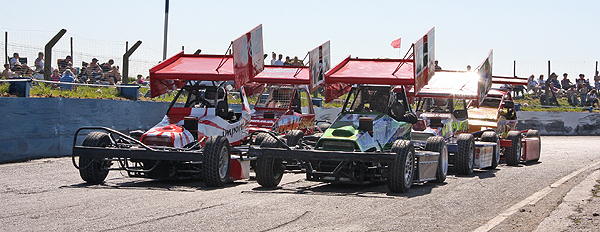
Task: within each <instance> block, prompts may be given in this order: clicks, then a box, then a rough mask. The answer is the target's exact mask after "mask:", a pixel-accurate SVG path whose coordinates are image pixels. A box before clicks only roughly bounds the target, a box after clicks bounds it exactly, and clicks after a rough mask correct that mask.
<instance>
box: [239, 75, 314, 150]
mask: <svg viewBox="0 0 600 232" xmlns="http://www.w3.org/2000/svg"><path fill="white" fill-rule="evenodd" d="M252 82H253V83H258V84H262V85H263V86H264V88H263V90H262V92H261V93H260V95H259V96H260V97H259V98H258V100H257V101H256V103H255V105H254V108H253V111H252V118H251V120H250V125H249V132H250V133H254V132H257V131H263V132H273V133H274V134H277V135H282V136H284V137H285V140H286V142H287V144H288V146H295V145H296V143H297V142H298V141H299V139H300V138H302V137H304V136H305V135H312V134H314V133H315V129H316V128H315V111H314V108H313V104H312V100H311V96H310V94H309V89H308V84H309V74H308V68H307V67H292V66H268V65H267V66H265V70H264V71H263V72H261V73H260V74H258V75H257V76H256V77H254V78H253V79H252ZM317 130H319V129H317ZM254 134H256V137H255V139H254V143H255V144H260V143H261V142H262V141H263V139H264V138H265V137H266V136H268V135H267V134H266V133H254Z"/></svg>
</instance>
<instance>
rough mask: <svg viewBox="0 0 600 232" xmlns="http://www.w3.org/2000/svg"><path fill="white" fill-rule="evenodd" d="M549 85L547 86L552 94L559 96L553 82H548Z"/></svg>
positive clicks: (559, 93) (558, 91) (558, 90)
mask: <svg viewBox="0 0 600 232" xmlns="http://www.w3.org/2000/svg"><path fill="white" fill-rule="evenodd" d="M548 83H549V86H548V90H550V91H551V92H552V96H554V97H555V98H560V95H561V92H560V89H559V88H556V87H554V82H548Z"/></svg>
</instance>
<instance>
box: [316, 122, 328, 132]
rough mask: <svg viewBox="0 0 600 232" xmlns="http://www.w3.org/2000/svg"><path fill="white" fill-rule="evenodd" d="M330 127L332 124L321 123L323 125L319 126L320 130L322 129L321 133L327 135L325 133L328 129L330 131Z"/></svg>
mask: <svg viewBox="0 0 600 232" xmlns="http://www.w3.org/2000/svg"><path fill="white" fill-rule="evenodd" d="M330 126H331V124H330V123H321V124H320V125H319V129H321V131H322V132H323V133H325V131H326V130H327V129H329V127H330Z"/></svg>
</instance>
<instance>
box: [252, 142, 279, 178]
mask: <svg viewBox="0 0 600 232" xmlns="http://www.w3.org/2000/svg"><path fill="white" fill-rule="evenodd" d="M260 147H261V148H279V147H281V144H279V142H278V141H277V140H276V139H275V138H273V137H267V138H265V140H263V142H262V143H261V144H260ZM284 170H285V166H284V165H283V161H282V160H281V159H276V158H272V157H264V156H259V157H258V159H257V160H256V170H255V172H256V182H258V184H260V185H261V186H263V187H266V188H273V187H276V186H277V185H278V184H279V182H281V178H282V177H283V171H284Z"/></svg>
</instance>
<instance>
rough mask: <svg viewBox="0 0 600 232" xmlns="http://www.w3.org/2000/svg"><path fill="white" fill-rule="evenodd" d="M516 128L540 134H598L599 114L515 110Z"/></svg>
mask: <svg viewBox="0 0 600 232" xmlns="http://www.w3.org/2000/svg"><path fill="white" fill-rule="evenodd" d="M517 118H518V119H519V121H518V122H517V129H518V130H525V129H536V130H539V131H540V134H541V135H600V114H597V113H589V112H523V111H520V112H517Z"/></svg>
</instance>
